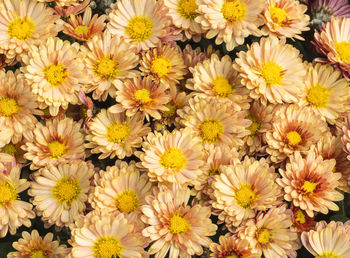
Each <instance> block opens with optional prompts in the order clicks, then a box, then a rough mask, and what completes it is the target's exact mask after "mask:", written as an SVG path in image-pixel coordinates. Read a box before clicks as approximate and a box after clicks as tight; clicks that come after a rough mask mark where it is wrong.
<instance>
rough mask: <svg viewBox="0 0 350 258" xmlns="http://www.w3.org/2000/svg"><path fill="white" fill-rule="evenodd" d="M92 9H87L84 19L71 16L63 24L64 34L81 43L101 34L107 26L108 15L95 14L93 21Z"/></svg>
mask: <svg viewBox="0 0 350 258" xmlns="http://www.w3.org/2000/svg"><path fill="white" fill-rule="evenodd" d="M91 15H92V12H91V8H90V7H88V8H86V10H85V12H84V16H83V18H82V17H81V16H76V15H73V14H71V15H70V17H69V18H68V20H67V22H65V23H64V24H63V30H62V32H63V33H64V34H67V35H69V36H71V37H73V38H75V39H78V40H80V41H89V40H90V39H91V38H92V37H93V36H95V35H98V34H100V33H101V32H102V31H103V29H104V28H105V26H106V23H105V22H104V21H105V20H106V19H107V16H106V15H104V14H103V15H100V16H98V14H95V15H94V16H93V17H92V19H91Z"/></svg>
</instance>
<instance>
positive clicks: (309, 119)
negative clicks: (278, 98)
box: [265, 105, 328, 163]
mask: <svg viewBox="0 0 350 258" xmlns="http://www.w3.org/2000/svg"><path fill="white" fill-rule="evenodd" d="M327 131H328V127H327V123H326V122H325V121H324V120H322V119H321V117H320V115H318V114H316V113H314V111H313V110H312V108H310V107H299V106H297V105H281V106H279V107H276V110H275V112H274V117H273V120H272V129H271V130H270V131H267V132H266V134H265V138H266V142H267V144H268V146H267V148H266V152H267V153H268V154H270V155H271V156H270V159H271V160H272V161H273V162H275V163H279V162H281V161H283V160H285V159H286V158H287V157H288V156H289V155H292V154H293V153H294V152H295V151H301V152H307V151H308V150H309V149H310V147H311V145H313V144H315V143H317V142H318V141H319V140H320V139H321V137H322V136H323V134H324V133H326V132H327Z"/></svg>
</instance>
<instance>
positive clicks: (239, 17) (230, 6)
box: [221, 0, 247, 22]
mask: <svg viewBox="0 0 350 258" xmlns="http://www.w3.org/2000/svg"><path fill="white" fill-rule="evenodd" d="M221 13H222V15H223V16H224V18H225V19H226V20H227V21H229V22H238V21H243V20H244V19H245V17H246V15H247V10H246V7H245V3H242V2H241V1H239V0H233V1H230V2H229V1H225V2H224V4H223V5H222V8H221Z"/></svg>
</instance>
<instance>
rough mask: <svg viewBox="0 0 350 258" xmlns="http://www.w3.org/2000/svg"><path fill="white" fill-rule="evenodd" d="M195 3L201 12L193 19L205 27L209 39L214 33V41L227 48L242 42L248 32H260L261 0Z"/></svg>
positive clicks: (200, 1) (202, 1) (251, 33)
mask: <svg viewBox="0 0 350 258" xmlns="http://www.w3.org/2000/svg"><path fill="white" fill-rule="evenodd" d="M197 4H198V12H199V13H200V15H199V16H198V17H196V18H195V21H196V22H198V23H200V24H201V25H202V28H203V29H204V30H208V32H207V34H206V37H207V38H208V39H211V38H213V37H215V36H216V39H215V44H217V45H220V44H221V43H223V42H225V44H226V49H227V50H228V51H231V50H233V49H234V48H235V47H236V46H238V45H242V44H243V43H244V39H245V38H246V37H248V36H249V35H254V36H261V32H260V30H259V29H258V27H259V26H260V25H262V24H263V20H262V17H261V16H260V15H259V14H260V13H261V12H262V10H263V9H264V4H265V1H264V0H210V1H207V0H198V1H197Z"/></svg>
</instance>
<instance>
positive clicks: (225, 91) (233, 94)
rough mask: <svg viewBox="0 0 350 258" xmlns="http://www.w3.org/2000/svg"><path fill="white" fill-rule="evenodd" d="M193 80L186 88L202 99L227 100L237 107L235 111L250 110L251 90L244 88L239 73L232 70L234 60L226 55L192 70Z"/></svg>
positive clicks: (212, 57)
mask: <svg viewBox="0 0 350 258" xmlns="http://www.w3.org/2000/svg"><path fill="white" fill-rule="evenodd" d="M190 71H191V73H192V74H193V79H189V80H187V82H186V88H188V89H190V90H192V91H194V95H198V96H200V97H203V98H206V97H208V96H209V97H215V98H216V99H218V100H225V101H226V100H227V101H228V102H230V103H232V105H235V109H237V110H239V109H248V108H249V101H251V99H250V98H249V96H248V95H249V90H247V88H246V87H244V86H243V85H242V84H241V83H240V81H241V78H239V77H238V73H237V72H236V71H235V70H234V69H233V68H232V60H231V58H230V57H229V56H228V55H226V56H224V57H222V58H221V59H219V57H218V56H217V55H216V54H213V55H211V57H210V59H207V60H205V61H203V62H201V63H199V64H198V65H196V66H195V67H194V68H190Z"/></svg>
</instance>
